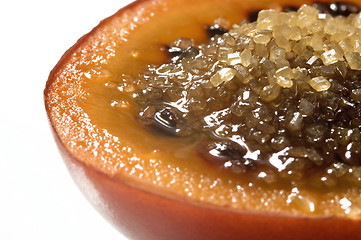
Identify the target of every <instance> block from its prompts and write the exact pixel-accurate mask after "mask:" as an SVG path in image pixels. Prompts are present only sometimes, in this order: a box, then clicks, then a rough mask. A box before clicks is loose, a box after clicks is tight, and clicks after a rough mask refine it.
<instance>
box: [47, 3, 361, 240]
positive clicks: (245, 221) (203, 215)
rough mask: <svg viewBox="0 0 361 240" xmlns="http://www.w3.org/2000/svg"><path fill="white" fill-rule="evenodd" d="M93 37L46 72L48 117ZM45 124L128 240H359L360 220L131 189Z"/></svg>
mask: <svg viewBox="0 0 361 240" xmlns="http://www.w3.org/2000/svg"><path fill="white" fill-rule="evenodd" d="M149 1H150V0H149ZM186 1H187V0H185V2H186ZM219 1H222V0H219ZM145 2H147V0H141V1H137V2H136V3H134V4H131V5H129V6H128V7H126V8H123V9H122V10H120V11H119V12H118V13H116V15H121V14H123V13H124V12H128V13H129V12H131V10H132V8H134V6H136V5H140V4H144V3H145ZM188 2H189V1H188ZM210 4H211V3H210ZM294 4H298V3H294ZM129 18H131V16H130V17H129ZM109 19H111V18H108V19H106V20H104V21H103V22H102V23H101V24H100V25H99V26H98V27H101V26H102V25H104V24H107V21H109ZM91 34H92V32H90V33H89V34H87V35H85V36H84V37H83V38H81V39H80V40H79V41H78V42H77V43H76V44H75V45H74V46H73V47H72V48H70V49H69V50H68V51H67V52H66V53H65V54H64V55H63V57H62V58H61V60H60V61H59V63H58V64H57V65H56V66H55V68H54V69H53V71H52V72H51V73H50V76H49V80H48V82H47V85H46V89H45V92H44V95H45V103H46V110H47V112H48V116H49V117H50V114H49V111H50V109H49V107H48V105H47V102H48V101H50V100H49V99H48V95H47V93H48V91H49V89H50V88H51V87H52V80H53V78H54V75H55V73H56V72H57V70H58V69H60V68H61V67H62V66H63V64H65V62H66V61H67V60H68V59H69V58H70V56H71V54H72V53H73V52H74V50H75V49H77V47H78V46H80V45H81V43H82V42H83V41H84V40H85V39H86V38H88V37H89V36H90V35H91ZM49 120H50V123H51V126H52V129H53V132H54V136H55V139H56V142H57V144H58V147H59V149H60V152H61V154H62V156H63V158H64V160H65V163H66V165H67V167H68V169H69V171H70V173H71V175H72V177H73V179H74V181H75V182H76V184H77V185H78V186H79V188H80V190H81V191H82V192H83V193H84V195H85V196H86V197H87V198H88V200H89V201H90V202H91V203H92V204H93V205H94V206H95V208H97V210H98V211H99V212H100V213H101V214H102V215H103V216H104V217H105V218H106V219H108V220H109V221H110V222H111V223H112V224H113V225H114V226H115V227H116V228H117V229H118V230H119V231H121V232H122V233H123V234H124V235H125V236H127V237H129V239H138V240H201V239H206V240H220V239H227V240H233V239H245V240H257V239H259V240H266V239H269V240H272V239H289V240H291V239H292V240H301V239H312V240H313V239H317V240H322V239H325V240H326V239H327V240H333V239H345V240H349V239H350V240H357V239H361V220H352V219H341V218H335V217H325V218H314V217H313V218H309V217H291V216H283V215H277V214H268V213H264V214H261V213H257V214H255V213H252V212H247V211H245V212H236V211H232V209H229V208H226V207H225V208H213V207H209V206H201V204H194V203H190V202H187V201H185V200H174V199H171V198H168V197H164V196H160V195H158V194H153V193H152V192H147V191H144V190H140V189H138V188H136V187H131V186H129V185H127V184H126V183H124V182H122V181H120V180H119V179H114V178H112V177H110V176H108V175H106V174H104V173H101V172H100V171H98V170H96V169H94V168H92V167H89V166H87V165H86V164H84V163H83V162H81V161H79V160H78V159H76V158H75V157H74V155H72V154H71V153H70V152H69V151H68V150H67V149H66V148H65V147H64V145H63V143H62V141H61V139H60V138H59V136H58V134H57V132H56V129H55V127H54V125H53V121H52V119H49Z"/></svg>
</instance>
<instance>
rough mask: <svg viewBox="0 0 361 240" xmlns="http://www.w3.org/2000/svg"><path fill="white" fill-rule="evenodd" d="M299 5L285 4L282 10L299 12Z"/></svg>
mask: <svg viewBox="0 0 361 240" xmlns="http://www.w3.org/2000/svg"><path fill="white" fill-rule="evenodd" d="M297 10H298V7H295V6H284V7H283V9H282V11H283V12H297Z"/></svg>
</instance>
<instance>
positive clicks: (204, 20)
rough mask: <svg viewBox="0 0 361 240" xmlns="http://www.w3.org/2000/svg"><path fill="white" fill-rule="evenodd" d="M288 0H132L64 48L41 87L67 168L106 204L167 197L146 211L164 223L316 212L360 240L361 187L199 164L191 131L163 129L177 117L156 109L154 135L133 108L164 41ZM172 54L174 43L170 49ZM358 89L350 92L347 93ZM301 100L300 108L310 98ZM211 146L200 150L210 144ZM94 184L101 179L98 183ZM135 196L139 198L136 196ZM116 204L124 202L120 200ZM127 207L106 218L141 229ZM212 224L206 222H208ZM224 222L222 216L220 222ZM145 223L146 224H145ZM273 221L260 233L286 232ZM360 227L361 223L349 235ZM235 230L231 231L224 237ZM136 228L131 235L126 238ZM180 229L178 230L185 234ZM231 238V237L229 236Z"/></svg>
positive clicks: (199, 33)
mask: <svg viewBox="0 0 361 240" xmlns="http://www.w3.org/2000/svg"><path fill="white" fill-rule="evenodd" d="M303 3H306V4H312V2H310V1H303V2H295V3H293V4H295V6H297V7H299V6H301V4H303ZM286 5H287V6H288V5H289V3H288V1H286V0H280V1H277V3H275V2H274V1H269V0H266V1H240V0H227V1H222V0H199V1H191V0H183V1H181V0H174V1H170V0H157V1H151V0H145V1H138V2H135V3H133V4H131V5H129V6H127V7H126V8H124V9H122V10H120V11H119V12H118V13H116V14H115V15H114V16H112V17H110V18H108V19H105V20H104V21H102V22H101V23H100V25H99V26H98V27H96V28H95V29H94V30H93V31H91V32H90V33H89V34H87V35H85V36H84V37H83V38H81V39H80V40H79V41H78V42H77V43H76V44H75V45H74V46H73V47H72V48H71V49H69V50H68V52H66V53H65V54H64V56H63V57H62V59H61V60H60V61H59V63H58V64H57V66H56V67H55V68H54V69H53V71H52V72H51V74H50V76H49V80H48V83H47V86H46V89H45V103H46V109H47V112H48V116H49V119H50V122H51V125H52V127H53V130H54V133H55V136H56V138H57V141H58V143H59V145H60V149H61V151H62V153H63V154H64V156H65V158H66V159H68V160H67V163H68V166H69V169H70V171H71V172H72V171H73V175H74V176H75V175H79V176H80V175H82V174H85V175H86V176H87V177H86V178H87V179H90V181H91V182H92V181H93V182H92V183H91V184H92V185H93V187H94V188H95V189H96V191H97V192H99V193H100V195H101V196H100V199H103V200H102V201H104V202H105V205H107V206H108V205H109V207H116V208H124V209H125V208H126V206H128V205H127V204H131V203H130V202H131V200H132V199H131V197H130V196H134V197H137V199H133V200H134V202H136V203H137V204H138V205H137V206H138V207H139V206H146V204H147V203H146V200H147V199H149V204H150V206H152V207H154V206H157V203H158V202H159V203H161V204H164V206H165V207H164V211H165V210H167V211H168V212H167V213H164V212H162V210H159V209H158V210H159V213H154V212H152V211H150V212H147V213H145V216H147V217H149V216H154V214H155V216H156V218H159V219H163V220H164V219H166V218H167V217H169V216H170V214H171V213H170V212H169V211H170V209H172V206H173V207H174V212H173V213H172V216H173V218H174V219H176V217H174V216H177V214H178V216H180V218H179V219H183V220H184V218H185V217H187V216H188V215H187V214H190V211H196V212H197V213H198V214H199V216H198V217H195V218H194V219H193V220H192V221H191V222H192V223H194V224H196V222H197V221H196V220H195V219H196V218H199V220H204V219H206V217H215V218H219V219H218V220H221V221H222V220H223V219H226V218H227V217H228V218H229V219H233V220H237V221H240V223H241V224H242V223H243V222H246V221H248V220H250V221H251V222H250V224H257V223H261V224H267V222H271V221H275V222H277V224H280V225H282V224H283V223H285V222H287V219H289V218H291V219H295V218H299V221H300V222H299V223H300V226H303V227H309V226H310V225H307V224H308V223H306V222H308V221H311V219H314V221H315V222H317V224H320V225H319V227H320V229H323V230H325V229H327V228H332V226H333V224H339V226H341V227H342V228H344V230H345V232H344V234H345V235H346V236H350V237H351V236H352V237H353V236H355V235H353V234H356V235H357V237H355V238H354V239H361V237H360V236H361V232H360V231H361V230H360V229H361V228H360V227H358V226H360V224H361V222H360V219H361V201H360V196H361V188H360V187H358V186H356V185H355V186H351V187H350V186H349V185H347V187H343V186H342V184H341V185H340V186H338V187H337V188H336V187H334V188H329V187H327V186H326V187H321V188H312V187H301V186H297V187H292V186H290V185H288V184H285V185H283V184H282V183H278V184H277V185H275V184H274V185H272V184H268V183H267V182H262V181H258V180H254V181H253V180H252V179H251V180H250V178H249V176H248V175H247V176H246V175H242V174H241V173H236V174H235V173H233V172H229V171H224V169H219V168H215V167H214V166H213V165H212V164H209V162H206V161H204V160H203V159H202V157H201V156H200V153H199V151H197V150H195V149H197V148H196V146H197V145H199V144H200V143H201V142H200V141H198V140H195V138H182V139H180V138H178V137H172V136H169V134H173V133H174V132H175V131H177V124H176V123H175V122H174V119H175V116H174V115H173V113H172V112H171V111H168V110H161V111H158V112H156V113H155V112H153V115H154V116H156V118H155V120H154V122H153V123H152V124H155V125H156V126H158V127H162V126H165V125H166V126H168V128H167V132H166V133H164V134H155V133H154V132H152V131H149V129H147V128H144V126H142V125H141V124H139V119H138V112H137V108H138V107H137V105H136V103H135V101H134V93H135V92H136V91H137V90H139V86H137V85H136V84H135V83H136V80H137V77H138V76H139V74H141V73H142V72H144V71H146V69H147V65H149V64H153V65H158V66H159V65H160V64H162V63H165V62H167V61H169V60H170V58H169V55H167V54H166V48H167V46H169V44H170V43H171V42H174V41H175V40H177V39H178V38H179V37H182V38H191V39H194V41H195V44H196V45H197V44H201V43H204V42H206V41H208V37H209V34H210V32H211V34H214V33H221V32H223V31H224V29H225V27H226V26H224V25H222V24H224V22H221V21H220V20H218V21H219V24H220V25H222V26H221V27H219V28H212V29H210V28H208V29H207V26H212V25H213V23H214V21H215V19H225V20H226V22H229V23H231V24H234V23H240V22H241V21H242V20H244V19H247V18H248V16H249V13H250V12H252V11H254V10H258V9H268V8H272V9H277V10H280V9H282V7H283V6H286ZM172 51H174V52H177V51H180V50H179V49H177V48H173V49H172ZM228 73H229V72H228ZM315 81H316V80H315ZM153 94H157V93H156V92H154V93H153ZM357 96H358V93H357V91H356V92H355V93H354V97H355V98H357ZM303 106H304V108H307V106H308V105H307V102H304V103H303ZM153 111H155V110H154V109H153ZM212 144H214V143H211V144H208V145H207V147H209V146H211V147H212ZM217 146H218V150H219V151H218V152H220V153H221V154H223V155H222V156H221V157H224V156H225V155H224V154H225V153H224V152H222V147H224V146H221V145H217ZM213 148H215V147H214V146H213ZM216 149H217V147H216ZM232 149H233V150H232ZM238 152H239V151H238V150H237V151H236V150H234V148H231V150H230V151H229V152H228V153H226V155H227V154H231V155H232V156H233V157H234V156H236V157H237V154H238ZM208 153H209V152H208ZM212 156H214V155H212ZM226 157H227V156H226ZM73 167H74V168H73ZM72 169H81V171H82V172H85V173H81V174H80V173H75V172H76V171H75V170H72ZM259 174H261V173H258V175H256V176H254V177H255V178H257V179H259V178H262V176H264V177H266V176H267V173H264V174H263V175H262V174H261V175H259ZM75 178H76V177H75ZM96 180H99V182H97V181H96ZM326 180H327V179H326ZM76 181H77V180H76ZM314 181H323V180H322V176H315V180H314ZM100 183H104V186H103V187H102V186H101V185H100ZM78 184H79V185H81V184H82V183H78ZM117 186H119V187H117ZM81 188H86V187H84V186H81ZM83 191H86V190H83ZM126 191H129V196H128V197H126V196H125V195H126ZM112 192H113V193H112ZM133 193H134V194H133ZM123 196H124V198H123ZM139 197H144V199H145V200H144V201H141V200H140V199H139ZM115 201H118V202H122V204H124V205H117V204H115V203H114V202H115ZM138 201H139V202H138ZM172 204H174V205H172ZM131 206H132V208H129V209H133V211H134V212H135V213H136V215H132V213H130V212H129V211H130V210H129V211H127V210H124V209H122V210H111V212H112V213H110V214H109V215H112V216H111V217H110V218H111V219H112V221H113V222H114V223H115V224H119V225H125V226H128V225H127V223H125V222H126V221H124V219H123V220H122V216H114V214H124V216H125V217H128V216H131V217H130V219H132V221H133V220H134V221H135V223H133V222H131V223H129V224H130V225H129V226H130V227H129V226H128V227H129V228H130V229H134V228H132V227H133V226H137V227H138V226H139V225H137V223H136V221H139V219H140V218H141V217H140V215H141V214H140V213H139V212H137V210H136V208H137V207H136V206H135V205H134V203H133V205H131ZM144 208H146V207H144ZM139 209H143V207H140V208H139ZM195 209H196V210H195ZM182 210H184V213H182ZM105 214H107V213H105ZM147 214H148V215H147ZM208 214H209V215H208ZM212 214H214V215H212ZM263 214H264V215H266V218H265V219H266V220H264V221H262V220H261V219H262V218H263ZM189 216H191V215H189ZM137 217H139V218H137ZM162 217H163V218H162ZM330 217H331V218H330ZM137 219H138V220H137ZM174 219H173V220H174ZM247 219H248V220H247ZM330 219H331V220H330ZM218 220H217V221H218ZM209 221H210V220H207V223H206V224H205V225H206V226H211V225H209V224H208V223H209ZM163 222H166V221H163ZM174 222H177V221H174ZM326 222H327V223H326ZM177 223H178V222H177ZM224 223H229V222H228V220H225V222H224ZM323 223H325V224H324V225H322V224H323ZM142 224H143V225H144V224H150V221H149V222H146V223H145V222H143V223H142ZM207 224H208V225H207ZM277 224H276V223H275V224H274V225H272V226H273V227H270V229H271V228H273V230H270V229H268V230H265V234H266V233H267V232H268V233H270V232H273V233H274V235H273V236H274V237H280V236H282V233H283V232H287V230H286V229H285V228H284V227H282V226H276V225H277ZM297 224H298V223H297V221H294V220H292V221H291V222H290V226H289V227H290V228H292V229H297V227H295V226H296V225H297ZM151 225H152V224H150V225H149V226H150V228H151ZM170 225H172V224H170ZM311 225H312V224H311ZM172 226H173V225H172ZM212 226H213V225H212ZM244 226H245V227H247V226H248V225H247V224H244ZM285 226H286V225H285ZM213 227H214V226H213ZM225 228H226V226H223V225H222V227H221V228H220V229H219V232H217V230H214V231H215V233H214V234H215V235H214V236H216V237H220V236H221V235H218V234H220V232H222V229H223V230H225ZM231 228H232V229H236V228H237V226H235V225H234V224H233V225H232V226H231ZM241 228H242V227H241ZM357 228H359V230H358V232H357V231H356V232H355V229H357ZM170 229H172V228H171V227H170ZM189 229H192V230H190V231H191V232H192V234H194V232H195V231H196V230H194V229H195V226H193V227H190V228H189ZM205 229H207V230H209V229H210V228H208V227H204V229H203V230H205ZM315 229H317V227H316V228H315ZM148 230H149V229H148ZM148 230H147V231H148ZM193 230H194V232H193ZM149 231H150V230H149ZM154 231H156V230H154ZM243 231H244V230H243ZM296 231H297V230H296ZM315 231H317V230H315ZM340 231H341V229H339V228H334V229H332V230H330V231H329V232H328V233H325V236H332V235H334V236H335V237H336V238H335V239H337V237H340V236H342V234H341V233H339V232H340ZM141 232H142V231H141ZM165 232H167V231H165ZM201 232H202V230H200V232H198V234H200V233H201ZM235 232H237V231H234V230H230V232H229V234H233V233H235ZM255 232H256V230H255V229H252V230H251V233H249V234H250V235H246V236H252V235H254V234H255ZM298 232H300V233H301V231H298ZM142 233H144V232H142ZM133 234H134V233H132V232H131V233H129V235H130V236H133ZM147 234H148V232H147V233H144V235H138V239H141V238H140V237H139V236H141V237H143V239H167V238H166V237H159V238H157V236H160V235H157V234H160V233H159V232H157V233H154V232H153V233H151V234H150V233H149V234H150V235H147ZM152 234H153V235H152ZM179 234H183V233H182V231H179ZM222 234H225V235H222V237H227V234H226V233H222ZM237 234H239V232H237ZM277 234H281V235H277ZM307 234H308V235H307V236H312V234H313V233H312V231H309V232H307ZM317 234H319V233H317ZM151 235H152V237H150V238H148V237H149V236H151ZM134 236H135V235H134ZM169 236H170V235H169ZM194 236H196V235H194ZM264 236H266V235H263V234H259V235H258V237H259V238H255V239H261V238H262V237H264ZM316 236H320V235H316ZM228 237H229V238H227V239H237V237H234V236H231V235H229V236H228ZM301 238H302V237H301ZM168 239H169V238H168ZM179 239H182V238H179ZM188 239H191V238H188ZM193 239H197V238H193ZM208 239H217V238H208ZM289 239H298V238H296V237H292V238H291V237H290V238H289ZM331 239H332V238H331Z"/></svg>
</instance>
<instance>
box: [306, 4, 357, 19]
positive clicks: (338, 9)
mask: <svg viewBox="0 0 361 240" xmlns="http://www.w3.org/2000/svg"><path fill="white" fill-rule="evenodd" d="M313 6H314V7H315V8H317V9H318V10H319V11H320V12H322V13H328V14H331V15H332V16H345V17H347V16H348V15H350V14H351V13H358V12H360V8H359V7H358V6H357V5H356V4H354V3H345V2H332V3H323V2H316V3H314V4H313Z"/></svg>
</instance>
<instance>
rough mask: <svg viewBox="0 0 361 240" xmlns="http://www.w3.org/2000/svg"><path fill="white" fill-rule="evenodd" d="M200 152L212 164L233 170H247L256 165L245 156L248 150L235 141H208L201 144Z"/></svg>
mask: <svg viewBox="0 0 361 240" xmlns="http://www.w3.org/2000/svg"><path fill="white" fill-rule="evenodd" d="M199 152H200V154H201V156H202V157H203V158H204V159H205V160H206V161H208V162H210V163H211V164H214V165H215V166H218V167H221V168H225V169H229V170H232V171H233V172H245V171H247V170H248V169H249V168H250V167H253V166H254V163H253V161H251V160H249V159H245V158H244V155H245V154H246V153H247V150H246V149H245V148H244V147H242V146H240V145H238V144H236V143H233V142H229V141H220V142H210V143H206V144H204V145H201V147H200V151H199Z"/></svg>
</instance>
